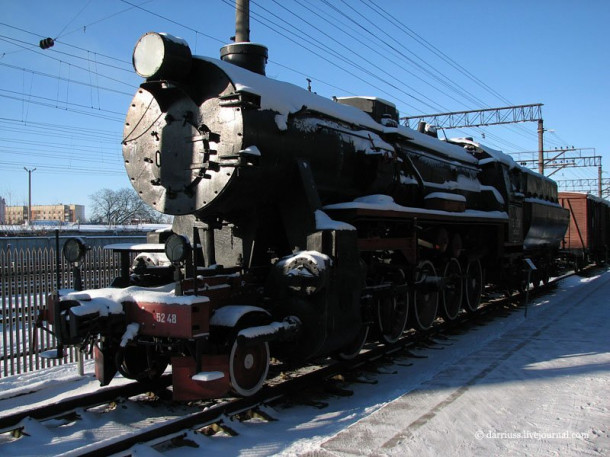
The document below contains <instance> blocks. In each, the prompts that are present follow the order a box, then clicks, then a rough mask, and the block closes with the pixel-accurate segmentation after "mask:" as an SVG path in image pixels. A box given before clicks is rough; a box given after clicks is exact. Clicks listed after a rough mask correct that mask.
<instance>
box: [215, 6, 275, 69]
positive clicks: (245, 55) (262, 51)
mask: <svg viewBox="0 0 610 457" xmlns="http://www.w3.org/2000/svg"><path fill="white" fill-rule="evenodd" d="M220 58H221V59H222V60H224V61H225V62H230V63H232V64H234V65H237V66H239V67H242V68H245V69H246V70H250V71H253V72H255V73H258V74H261V75H264V74H265V65H266V64H267V48H266V47H265V46H263V45H261V44H256V43H250V0H236V1H235V43H232V44H227V45H226V46H223V47H222V48H220Z"/></svg>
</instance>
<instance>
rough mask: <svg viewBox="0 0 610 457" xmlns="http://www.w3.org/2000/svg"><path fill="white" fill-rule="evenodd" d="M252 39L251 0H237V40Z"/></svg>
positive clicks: (241, 41) (242, 41)
mask: <svg viewBox="0 0 610 457" xmlns="http://www.w3.org/2000/svg"><path fill="white" fill-rule="evenodd" d="M247 41H250V1H249V0H236V1H235V42H236V43H244V42H247Z"/></svg>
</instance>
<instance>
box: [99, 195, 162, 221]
mask: <svg viewBox="0 0 610 457" xmlns="http://www.w3.org/2000/svg"><path fill="white" fill-rule="evenodd" d="M91 200H92V201H93V208H92V217H91V218H90V220H91V221H94V222H98V223H103V224H107V225H108V226H109V227H112V226H116V225H127V224H133V223H138V222H149V223H164V222H167V218H166V217H165V216H164V215H163V214H161V213H159V212H158V211H156V210H154V209H152V208H151V207H150V206H148V205H146V203H144V201H142V199H141V198H140V197H139V196H138V194H137V193H136V191H135V190H133V189H130V188H123V189H118V190H112V189H101V190H99V191H97V192H96V193H94V194H92V195H91Z"/></svg>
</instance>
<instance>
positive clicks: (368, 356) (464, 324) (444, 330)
mask: <svg viewBox="0 0 610 457" xmlns="http://www.w3.org/2000/svg"><path fill="white" fill-rule="evenodd" d="M571 274H573V273H570V274H567V275H564V276H562V277H560V278H556V279H555V280H553V281H551V282H549V284H548V285H546V286H541V287H539V288H536V289H533V290H531V291H529V292H528V295H529V297H528V298H533V297H534V296H538V295H541V294H543V293H545V292H546V291H548V290H550V289H551V288H552V287H554V285H555V284H556V283H557V282H558V281H559V280H561V279H563V278H565V277H567V276H570V275H571ZM521 302H523V296H522V295H512V296H510V297H503V298H495V299H492V300H488V301H487V303H485V305H484V306H482V307H480V308H479V309H478V310H477V311H475V312H472V313H461V314H460V315H459V316H458V318H457V319H456V320H455V321H452V322H442V321H437V322H436V323H435V325H433V327H432V328H430V329H429V330H427V331H424V332H415V331H409V332H406V333H405V335H404V336H403V337H402V338H401V339H400V340H399V341H397V342H396V343H394V344H385V345H382V344H373V343H371V344H368V345H367V346H366V347H365V350H364V351H362V353H361V354H360V355H358V356H357V357H356V358H354V359H352V360H350V361H325V362H323V363H321V364H320V365H317V366H308V367H306V368H302V369H300V370H296V371H292V372H290V371H284V370H286V369H287V368H288V367H285V366H281V367H280V368H281V369H282V371H283V372H284V373H287V375H286V374H283V375H281V376H280V375H278V376H276V377H274V378H271V379H270V380H269V382H268V383H267V385H266V386H265V387H264V388H263V389H262V390H261V391H260V392H258V393H257V394H256V395H254V396H252V397H248V398H228V399H223V400H220V401H216V402H206V403H203V404H201V405H199V407H198V408H193V409H195V411H193V412H191V413H186V414H184V415H182V416H181V417H178V418H174V419H171V420H167V421H163V422H161V423H158V424H154V425H151V426H149V427H146V428H143V429H141V430H138V431H137V432H132V433H129V434H127V435H124V436H118V437H114V438H112V439H109V440H106V441H102V442H96V443H90V444H88V445H86V446H84V447H81V448H80V449H78V451H77V453H78V455H82V456H102V455H113V454H114V455H130V448H132V447H133V446H134V445H136V444H138V443H148V444H149V445H151V446H156V445H159V444H161V443H166V442H170V441H172V442H175V443H182V440H181V439H182V438H184V437H185V436H186V431H187V430H190V429H194V428H195V429H197V430H201V429H204V428H206V427H207V428H209V427H210V426H214V427H213V428H215V429H223V425H222V424H223V423H224V422H226V420H227V419H228V418H231V417H235V416H239V415H242V414H244V413H248V414H245V415H246V416H248V417H251V416H252V412H254V414H256V412H257V411H258V409H259V408H260V407H262V406H264V405H267V404H270V403H273V402H276V401H281V399H283V398H286V397H289V396H290V395H292V394H295V393H297V392H298V393H300V394H302V393H303V392H304V391H305V390H306V389H309V388H311V387H312V386H320V385H323V384H326V385H327V386H329V387H330V388H329V389H328V391H329V392H330V393H336V394H340V395H346V394H347V395H349V393H350V392H349V389H348V388H346V386H347V387H349V381H348V382H347V384H344V382H343V381H329V380H330V379H332V378H337V377H338V375H343V376H342V377H339V378H349V377H351V378H357V376H356V377H354V376H348V373H354V372H355V371H357V370H358V369H359V368H364V367H366V366H367V365H371V364H373V365H374V364H376V363H382V362H386V361H387V360H388V357H394V356H395V355H396V354H402V355H406V356H407V357H408V356H412V354H411V352H410V351H411V349H414V348H417V347H422V346H424V347H430V346H434V345H435V344H436V341H435V338H437V339H443V338H445V336H444V335H445V334H448V333H452V332H457V331H459V332H463V331H467V329H468V328H469V327H471V326H477V325H481V324H482V323H485V321H487V320H492V319H494V318H496V317H498V316H501V315H506V314H507V313H510V312H512V311H514V310H515V309H517V308H518V307H519V306H520V304H521ZM277 368H278V367H276V370H277ZM369 368H370V366H369ZM277 371H279V370H277ZM369 371H370V369H369ZM337 382H340V383H341V384H337ZM170 383H171V381H170V379H169V377H168V378H165V379H164V381H163V384H162V385H161V386H160V388H163V387H166V386H168V385H169V384H170ZM329 383H330V384H329ZM148 390H150V389H149V388H147V387H146V386H142V385H141V384H137V383H133V384H129V385H127V386H121V387H117V388H114V389H105V390H104V391H102V392H96V393H94V394H88V395H82V396H79V397H74V398H70V399H66V400H64V401H61V402H58V403H56V404H53V405H48V406H46V407H45V408H36V409H32V410H27V411H20V412H19V413H16V414H13V415H10V416H5V417H0V432H7V431H16V432H17V433H16V434H17V435H18V433H19V429H20V427H22V426H21V425H20V422H21V421H22V420H23V419H24V418H26V417H31V418H33V419H37V420H39V421H44V420H47V419H50V418H54V417H58V416H62V415H63V416H65V415H68V416H69V415H70V414H71V413H73V412H74V411H75V409H76V408H83V409H86V408H91V407H92V406H97V405H100V404H104V403H110V402H113V401H115V400H116V399H117V398H119V397H123V398H127V397H131V396H134V395H138V394H142V393H145V392H146V391H148ZM177 445H180V444H177ZM75 452H76V451H75Z"/></svg>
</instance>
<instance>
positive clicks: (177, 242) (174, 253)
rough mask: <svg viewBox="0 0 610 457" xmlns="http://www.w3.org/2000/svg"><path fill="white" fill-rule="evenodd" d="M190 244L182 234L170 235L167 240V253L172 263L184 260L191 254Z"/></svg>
mask: <svg viewBox="0 0 610 457" xmlns="http://www.w3.org/2000/svg"><path fill="white" fill-rule="evenodd" d="M189 252H190V245H189V242H188V240H187V239H186V238H185V237H183V236H182V235H176V234H175V233H174V234H173V235H170V237H169V238H168V239H167V241H166V242H165V255H166V256H167V258H168V259H169V260H170V262H172V263H177V262H182V261H183V260H184V259H186V257H187V256H188V255H189Z"/></svg>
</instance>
